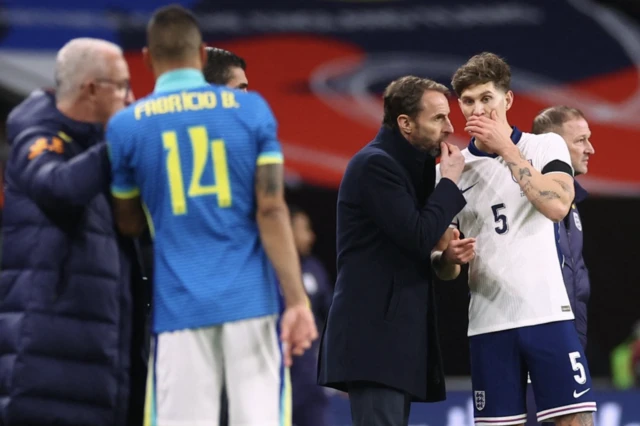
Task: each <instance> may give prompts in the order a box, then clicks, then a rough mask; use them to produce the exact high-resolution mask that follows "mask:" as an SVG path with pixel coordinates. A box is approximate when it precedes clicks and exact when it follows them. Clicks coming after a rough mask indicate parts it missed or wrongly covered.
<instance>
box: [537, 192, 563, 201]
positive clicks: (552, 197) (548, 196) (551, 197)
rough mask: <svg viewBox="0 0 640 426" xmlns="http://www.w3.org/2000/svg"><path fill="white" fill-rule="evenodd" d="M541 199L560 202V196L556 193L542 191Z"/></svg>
mask: <svg viewBox="0 0 640 426" xmlns="http://www.w3.org/2000/svg"><path fill="white" fill-rule="evenodd" d="M540 197H541V198H544V199H547V200H559V199H560V198H562V197H560V194H558V193H557V192H555V191H540Z"/></svg>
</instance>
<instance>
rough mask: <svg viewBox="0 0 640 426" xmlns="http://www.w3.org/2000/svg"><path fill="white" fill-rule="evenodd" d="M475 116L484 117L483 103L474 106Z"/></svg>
mask: <svg viewBox="0 0 640 426" xmlns="http://www.w3.org/2000/svg"><path fill="white" fill-rule="evenodd" d="M473 115H484V106H483V105H482V104H481V103H476V104H474V105H473Z"/></svg>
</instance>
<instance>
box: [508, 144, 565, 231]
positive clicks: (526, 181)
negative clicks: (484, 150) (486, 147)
mask: <svg viewBox="0 0 640 426" xmlns="http://www.w3.org/2000/svg"><path fill="white" fill-rule="evenodd" d="M501 155H502V158H504V160H505V162H506V163H507V165H508V166H509V169H511V173H512V174H513V176H514V178H515V179H516V181H517V182H518V184H519V185H520V188H522V191H523V192H524V194H525V195H526V196H527V198H528V199H529V201H531V203H532V204H533V205H534V206H535V208H536V209H538V211H539V212H540V213H542V214H543V215H545V216H546V217H547V218H549V219H551V220H552V221H554V222H559V221H561V220H562V219H564V217H565V216H566V215H567V214H568V213H569V209H570V208H571V203H572V202H573V199H574V197H575V193H574V189H573V177H572V176H571V175H569V174H566V173H549V174H542V173H540V172H539V171H537V170H536V169H534V168H533V167H532V166H531V164H530V163H529V162H528V161H527V160H526V159H525V158H524V156H523V155H522V152H520V150H519V149H518V148H517V147H516V146H515V145H513V144H511V147H510V148H508V149H506V150H505V152H503V153H502V154H501Z"/></svg>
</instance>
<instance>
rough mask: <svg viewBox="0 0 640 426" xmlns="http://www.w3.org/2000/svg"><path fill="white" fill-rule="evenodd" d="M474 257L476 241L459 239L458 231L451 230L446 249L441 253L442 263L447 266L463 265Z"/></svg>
mask: <svg viewBox="0 0 640 426" xmlns="http://www.w3.org/2000/svg"><path fill="white" fill-rule="evenodd" d="M475 256H476V239H475V238H464V239H460V231H458V230H457V229H454V230H453V235H452V237H451V240H449V245H448V246H447V249H446V250H445V251H444V252H443V253H442V261H443V262H445V263H449V264H455V265H464V264H466V263H469V262H470V261H471V260H472V259H473V258H474V257H475Z"/></svg>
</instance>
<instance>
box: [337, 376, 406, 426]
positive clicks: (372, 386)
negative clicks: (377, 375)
mask: <svg viewBox="0 0 640 426" xmlns="http://www.w3.org/2000/svg"><path fill="white" fill-rule="evenodd" d="M347 389H348V392H349V403H350V404H351V421H352V424H353V426H408V425H409V411H410V409H411V396H410V395H409V394H407V393H405V392H402V391H399V390H397V389H393V388H389V387H386V386H383V385H379V384H376V383H371V382H352V383H349V385H348V387H347Z"/></svg>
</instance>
